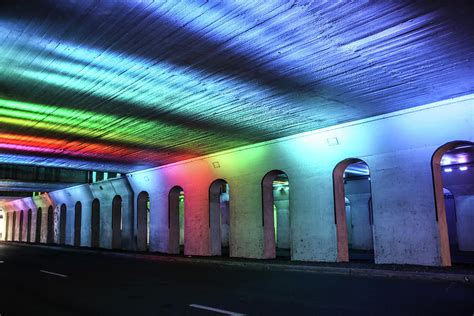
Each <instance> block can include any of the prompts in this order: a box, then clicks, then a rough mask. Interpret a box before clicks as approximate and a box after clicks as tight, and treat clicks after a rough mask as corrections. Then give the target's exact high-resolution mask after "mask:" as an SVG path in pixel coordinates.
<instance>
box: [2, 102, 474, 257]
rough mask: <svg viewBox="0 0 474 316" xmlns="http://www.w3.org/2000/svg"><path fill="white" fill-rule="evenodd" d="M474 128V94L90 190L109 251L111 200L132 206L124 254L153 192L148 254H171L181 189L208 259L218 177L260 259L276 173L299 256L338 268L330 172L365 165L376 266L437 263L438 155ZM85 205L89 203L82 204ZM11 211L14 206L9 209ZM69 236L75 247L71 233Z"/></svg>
mask: <svg viewBox="0 0 474 316" xmlns="http://www.w3.org/2000/svg"><path fill="white" fill-rule="evenodd" d="M472 126H474V100H473V98H472V96H469V97H463V98H458V99H453V100H449V101H445V102H439V103H435V104H431V105H426V106H421V107H416V108H411V109H409V110H404V111H399V112H394V113H391V114H388V115H382V116H377V117H372V118H369V119H366V120H360V121H356V122H351V123H347V124H342V125H338V126H333V127H330V128H325V129H321V130H317V131H314V132H309V133H304V134H299V135H295V136H292V137H287V138H283V139H278V140H275V141H269V142H264V143H260V144H256V145H252V146H248V147H243V148H238V149H235V150H231V151H226V152H222V153H218V154H214V155H209V156H205V157H201V158H196V159H192V160H188V161H183V162H178V163H175V164H170V165H166V166H162V167H159V168H154V169H149V170H144V171H140V172H134V173H131V174H128V175H127V176H126V177H125V178H120V179H114V180H107V181H102V182H98V183H94V184H92V185H84V187H86V188H87V187H89V188H90V191H91V192H92V195H93V196H94V197H97V198H98V199H99V200H100V203H101V222H102V223H101V241H100V242H101V246H102V247H104V248H109V247H110V236H111V232H110V228H109V226H110V225H109V222H110V214H111V203H112V199H113V197H114V196H115V194H118V193H119V194H121V195H122V198H123V201H124V202H123V203H124V205H125V206H124V209H125V211H124V212H123V214H122V216H123V220H124V232H125V235H122V237H123V240H122V247H123V248H124V249H134V240H135V239H136V227H135V226H136V225H135V223H136V215H135V213H136V212H135V211H134V210H135V209H136V197H137V196H138V194H139V193H140V192H141V191H146V192H148V193H149V196H150V206H151V213H150V250H151V251H159V252H168V249H169V247H168V239H169V228H168V194H169V191H170V189H171V188H172V187H174V186H176V185H179V186H181V187H182V188H183V189H184V192H185V224H184V226H185V254H186V255H203V256H207V255H210V240H209V238H210V235H209V186H210V184H211V183H212V182H213V181H214V180H216V179H223V180H225V181H227V182H228V184H229V187H230V199H229V203H230V256H232V257H245V258H263V256H264V238H263V235H264V230H263V226H262V223H263V218H262V178H263V176H264V175H265V174H266V173H267V172H269V171H270V170H281V171H283V172H285V173H286V174H287V175H288V178H289V183H290V190H291V194H290V196H289V207H290V225H291V227H290V235H291V238H290V240H291V256H292V259H293V260H306V261H331V262H333V261H336V259H337V249H338V248H337V240H336V223H335V217H334V195H333V178H332V176H333V170H334V168H335V166H336V165H337V164H338V163H339V162H341V161H343V160H344V159H347V158H358V159H362V160H364V161H365V162H366V163H367V165H368V166H369V168H370V176H371V186H372V205H373V221H374V225H373V233H374V238H373V244H374V255H375V262H376V263H381V264H389V263H398V264H420V265H440V264H441V259H440V256H441V254H440V244H439V238H440V236H439V234H440V233H439V229H438V222H437V221H436V210H435V202H434V192H433V178H432V171H431V158H432V155H433V153H434V152H435V151H436V149H437V148H438V147H440V146H441V145H443V144H445V143H447V142H450V141H453V140H467V141H473V140H474V129H473V128H472ZM440 127H442V128H440ZM100 187H102V189H100ZM72 190H79V189H77V188H76V189H73V188H71V189H65V190H63V191H65V192H66V193H67V192H71V194H72ZM81 190H82V189H81ZM79 191H80V190H79ZM84 191H87V190H86V189H85V188H84ZM51 196H53V197H54V199H53V200H54V203H55V204H57V205H59V203H66V202H67V204H68V212H69V210H73V209H74V204H73V203H72V201H70V199H69V197H67V194H64V193H61V194H59V193H51ZM85 198H86V199H90V198H91V197H90V196H87V197H85ZM81 202H82V201H81ZM86 204H88V203H85V202H83V207H84V206H85V205H86ZM14 208H15V206H14V205H13V204H11V203H10V207H9V208H8V207H7V209H8V210H13V209H14ZM43 212H45V209H43ZM84 213H87V212H84ZM83 216H86V215H83ZM71 218H73V216H71ZM104 223H105V224H104ZM43 224H44V223H43ZM68 227H69V226H68ZM89 231H90V230H89ZM68 236H69V239H68V240H69V241H70V238H71V235H68ZM83 238H86V237H83ZM85 240H87V239H85ZM81 244H82V243H81ZM84 245H87V242H84Z"/></svg>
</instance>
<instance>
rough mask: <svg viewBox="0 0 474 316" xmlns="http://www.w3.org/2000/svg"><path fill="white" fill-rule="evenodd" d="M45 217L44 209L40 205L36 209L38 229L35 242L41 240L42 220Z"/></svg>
mask: <svg viewBox="0 0 474 316" xmlns="http://www.w3.org/2000/svg"><path fill="white" fill-rule="evenodd" d="M42 217H43V210H42V209H41V207H38V209H37V210H36V227H35V228H36V229H35V242H37V243H40V242H41V222H42Z"/></svg>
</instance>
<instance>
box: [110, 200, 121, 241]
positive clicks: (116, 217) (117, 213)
mask: <svg viewBox="0 0 474 316" xmlns="http://www.w3.org/2000/svg"><path fill="white" fill-rule="evenodd" d="M121 247H122V197H121V196H120V195H116V196H115V197H114V199H113V200H112V249H120V248H121Z"/></svg>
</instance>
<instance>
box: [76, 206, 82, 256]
mask: <svg viewBox="0 0 474 316" xmlns="http://www.w3.org/2000/svg"><path fill="white" fill-rule="evenodd" d="M81 223H82V203H81V202H79V201H77V202H76V205H75V206H74V246H76V247H79V246H80V245H81V226H82V225H81Z"/></svg>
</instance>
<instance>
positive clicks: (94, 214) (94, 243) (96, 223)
mask: <svg viewBox="0 0 474 316" xmlns="http://www.w3.org/2000/svg"><path fill="white" fill-rule="evenodd" d="M90 234H91V247H94V248H99V247H100V201H99V199H94V200H93V201H92V208H91V231H90Z"/></svg>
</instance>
